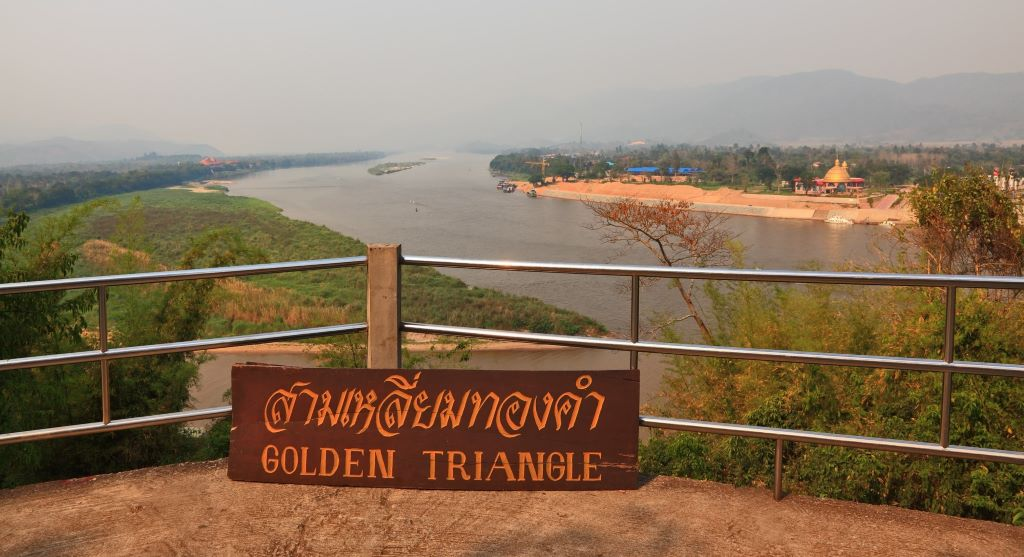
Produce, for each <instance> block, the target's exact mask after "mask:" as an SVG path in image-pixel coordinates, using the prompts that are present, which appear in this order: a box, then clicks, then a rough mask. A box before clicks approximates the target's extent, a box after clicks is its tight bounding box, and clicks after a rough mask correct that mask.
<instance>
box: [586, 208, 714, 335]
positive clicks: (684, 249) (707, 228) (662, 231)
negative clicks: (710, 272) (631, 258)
mask: <svg viewBox="0 0 1024 557" xmlns="http://www.w3.org/2000/svg"><path fill="white" fill-rule="evenodd" d="M586 205H587V207H589V208H590V210H591V211H593V213H594V216H596V217H597V222H596V223H595V224H593V225H591V226H590V227H589V228H591V229H592V230H597V231H599V232H601V234H602V237H603V238H602V239H603V240H604V241H605V242H607V243H611V244H624V245H626V246H627V247H632V246H636V245H640V246H643V247H644V248H646V249H647V251H649V252H651V254H652V255H654V257H656V258H657V259H658V261H659V262H661V264H662V265H665V266H668V267H684V266H688V267H709V266H714V265H727V264H729V263H731V262H732V253H731V251H730V250H729V242H730V241H731V240H732V239H733V238H734V236H733V234H732V233H730V232H729V231H728V230H726V228H725V227H724V226H723V224H724V223H725V220H726V218H725V217H724V216H723V215H721V214H719V213H710V212H698V211H694V210H692V206H691V204H690V203H687V202H685V201H681V202H671V201H660V202H657V203H649V202H643V201H639V200H636V199H622V200H620V201H614V202H609V203H600V202H589V201H588V202H586ZM672 286H673V287H674V288H675V289H676V290H677V291H678V292H679V297H680V298H681V299H682V301H683V303H684V304H685V305H686V308H687V309H688V310H689V312H690V315H688V316H686V318H689V319H693V321H694V323H695V324H696V325H697V328H698V329H699V330H700V333H701V336H702V337H703V338H704V342H706V343H708V344H711V343H712V342H713V336H712V334H711V329H710V328H709V327H708V325H707V321H706V320H705V319H704V316H703V314H702V311H701V308H700V305H699V304H698V302H697V300H696V299H695V297H694V290H693V289H694V281H692V280H686V281H683V280H679V279H672Z"/></svg>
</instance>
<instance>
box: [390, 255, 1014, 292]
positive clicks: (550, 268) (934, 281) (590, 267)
mask: <svg viewBox="0 0 1024 557" xmlns="http://www.w3.org/2000/svg"><path fill="white" fill-rule="evenodd" d="M402 263H403V264H405V265H416V266H422V267H447V268H454V269H488V270H495V271H530V272H539V273H568V274H577V275H608V276H624V277H633V276H640V277H661V278H691V279H701V280H739V281H755V282H797V283H819V284H859V285H866V286H955V287H959V288H994V289H1008V290H1024V277H1003V276H998V277H995V276H975V275H920V274H917V275H914V274H899V273H850V272H844V273H838V272H826V271H773V270H762V269H722V268H702V267H663V266H656V265H654V266H651V265H608V264H598V263H547V262H538V261H502V260H490V259H464V258H455V257H422V256H415V255H406V256H404V257H403V258H402Z"/></svg>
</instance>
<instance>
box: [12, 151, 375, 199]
mask: <svg viewBox="0 0 1024 557" xmlns="http://www.w3.org/2000/svg"><path fill="white" fill-rule="evenodd" d="M382 156H384V153H380V152H355V153H309V154H305V155H287V156H263V157H245V158H240V159H236V160H232V161H226V162H224V163H221V164H219V165H217V166H203V165H202V164H200V163H199V159H198V157H191V158H183V157H167V158H166V160H165V158H161V157H157V158H155V159H153V158H150V159H139V160H137V161H124V162H120V163H111V164H106V165H98V166H91V167H87V168H85V169H83V168H81V167H80V166H79V165H59V166H55V167H24V168H16V169H9V170H6V171H3V172H0V208H4V209H11V210H16V211H32V210H37V209H45V208H49V207H58V206H60V205H67V204H70V203H79V202H82V201H85V200H88V199H92V198H95V197H101V196H104V195H115V194H119V193H127V192H132V191H139V190H147V189H153V188H162V187H166V186H172V185H175V184H181V183H184V182H190V181H195V180H209V179H230V178H235V177H238V176H241V175H244V174H248V173H252V172H259V171H263V170H274V169H279V168H297V167H305V166H327V165H333V164H346V163H352V162H360V161H368V160H373V159H377V158H380V157H382Z"/></svg>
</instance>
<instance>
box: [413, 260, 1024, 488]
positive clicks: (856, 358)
mask: <svg viewBox="0 0 1024 557" xmlns="http://www.w3.org/2000/svg"><path fill="white" fill-rule="evenodd" d="M402 263H403V264H405V265H419V266H428V267H442V268H457V269H488V270H501V271H525V272H541V273H567V274H578V275H602V276H619V277H630V279H631V281H630V290H631V292H630V293H631V296H630V338H629V340H619V339H609V338H595V337H576V336H566V335H551V334H540V333H524V332H516V331H495V330H490V329H477V328H470V327H452V326H447V325H428V324H423V323H404V324H403V327H402V328H403V330H405V331H409V332H419V333H433V334H440V335H453V336H464V337H475V338H486V339H496V340H513V341H521V342H535V343H541V344H551V345H559V346H573V347H579V348H599V349H605V350H622V351H628V352H630V364H631V365H632V366H634V367H635V366H636V365H637V359H638V358H637V353H638V352H648V353H659V354H674V355H680V356H703V357H712V358H730V359H739V360H764V361H775V362H786V363H800V364H819V365H830V366H851V367H862V368H889V369H905V370H913V371H923V372H938V373H942V374H943V378H942V400H941V408H942V409H941V418H940V426H939V432H938V438H939V442H938V443H927V442H921V441H909V440H901V439H887V438H878V437H864V436H859V435H841V434H834V433H823V432H816V431H803V430H794V429H785V428H776V427H762V426H750V425H741V424H727V423H717V422H705V421H699V420H686V419H679V418H666V417H660V416H640V425H642V426H647V427H652V428H658V429H672V430H677V431H689V432H695V433H714V434H720V435H733V436H741V437H755V438H761V439H773V440H775V478H774V479H775V481H774V484H775V485H774V491H775V498H776V499H781V498H782V496H783V491H782V467H783V461H782V452H783V442H785V441H796V442H802V443H810V444H817V445H834V446H840V447H850V448H857V449H872V450H881V451H889V452H897V453H905V454H920V455H929V456H942V457H950V458H965V459H975V460H986V461H994V462H1007V463H1012V464H1024V452H1020V451H1007V450H1001V449H989V448H982V447H966V446H958V445H950V444H949V421H950V413H951V406H952V404H951V402H952V392H953V373H970V374H977V375H992V376H1004V377H1017V378H1024V365H1019V364H1001V363H990V362H967V361H957V360H956V359H955V354H954V350H953V348H954V336H955V333H956V291H957V289H958V288H984V289H1009V290H1024V278H1021V277H991V276H959V275H913V274H894V273H850V272H846V273H838V272H818V271H764V270H752V269H713V268H681V267H660V266H659V267H652V266H639V265H604V264H569V263H544V262H523V261H490V260H479V259H458V258H447V257H414V256H409V257H404V258H402ZM641 277H656V278H675V279H700V280H726V281H755V282H784V283H802V284H844V285H863V286H918V287H935V288H943V289H944V290H945V300H946V311H945V329H944V342H943V350H942V359H941V360H938V359H928V358H905V357H895V356H868V355H861V354H833V353H823V352H803V351H794V350H773V349H762V348H739V347H729V346H708V345H699V344H679V343H664V342H652V341H641V340H640V339H639V320H640V278H641Z"/></svg>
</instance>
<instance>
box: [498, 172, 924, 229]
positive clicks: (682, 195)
mask: <svg viewBox="0 0 1024 557" xmlns="http://www.w3.org/2000/svg"><path fill="white" fill-rule="evenodd" d="M518 185H519V190H518V191H522V192H524V193H525V192H527V191H530V190H532V189H534V188H533V186H530V185H529V184H526V183H524V182H519V183H518ZM536 191H537V196H538V197H553V198H560V199H574V200H591V201H613V200H615V199H619V198H623V197H633V198H637V199H643V200H647V201H662V200H665V201H686V202H689V203H692V204H693V208H694V209H695V210H698V211H715V212H720V213H725V214H731V215H750V216H759V217H768V218H780V219H806V220H825V219H827V218H829V217H830V216H838V217H843V218H846V219H849V220H851V221H853V222H854V223H860V224H880V223H882V222H885V221H892V222H910V221H911V220H912V214H911V213H910V211H909V210H908V209H907V208H904V207H896V208H893V207H891V204H892V202H893V201H894V199H892V200H887V205H886V208H884V209H883V208H872V207H871V206H870V205H869V204H868V202H867V199H864V198H860V199H855V198H843V197H818V196H810V195H769V194H754V193H743V192H742V191H739V190H734V189H731V188H719V189H717V190H703V189H700V188H698V187H694V186H687V185H685V184H675V185H663V184H641V183H624V182H556V183H554V184H550V185H547V186H544V187H542V188H537V189H536Z"/></svg>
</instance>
